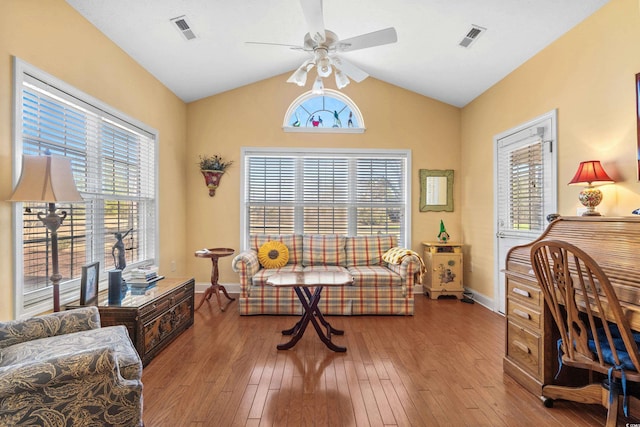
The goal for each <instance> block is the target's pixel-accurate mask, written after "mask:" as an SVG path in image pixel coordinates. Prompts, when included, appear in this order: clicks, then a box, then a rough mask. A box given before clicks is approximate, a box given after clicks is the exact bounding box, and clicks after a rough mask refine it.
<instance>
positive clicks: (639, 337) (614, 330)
mask: <svg viewBox="0 0 640 427" xmlns="http://www.w3.org/2000/svg"><path fill="white" fill-rule="evenodd" d="M609 330H610V331H611V336H612V337H613V346H614V347H615V349H616V350H617V352H618V359H620V365H619V367H622V368H623V369H627V370H630V371H635V370H636V368H635V366H633V362H632V361H631V357H630V356H629V353H627V350H626V348H625V346H624V341H622V336H621V335H620V330H619V329H618V326H617V325H610V326H609ZM597 332H598V339H599V340H600V345H601V346H602V357H603V358H604V362H606V363H609V364H610V365H614V366H615V365H616V362H615V360H614V359H613V353H612V351H611V347H609V341H608V340H607V335H606V334H605V332H604V329H603V328H598V331H597ZM633 340H634V341H635V342H636V344H638V345H639V346H640V333H638V332H635V333H633ZM589 349H590V350H591V351H593V352H594V353H596V345H595V341H594V340H593V338H592V337H591V331H589Z"/></svg>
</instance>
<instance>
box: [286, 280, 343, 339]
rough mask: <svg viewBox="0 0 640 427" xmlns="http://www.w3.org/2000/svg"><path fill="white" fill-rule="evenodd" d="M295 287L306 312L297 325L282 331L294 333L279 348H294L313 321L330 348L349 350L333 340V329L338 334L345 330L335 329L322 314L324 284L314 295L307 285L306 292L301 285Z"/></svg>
mask: <svg viewBox="0 0 640 427" xmlns="http://www.w3.org/2000/svg"><path fill="white" fill-rule="evenodd" d="M293 289H294V291H295V292H296V295H298V299H299V300H300V303H302V307H303V310H304V313H303V314H302V318H301V319H300V320H299V321H298V323H296V325H295V326H294V327H293V328H291V329H286V330H284V331H282V333H283V334H285V335H293V336H292V337H291V340H289V342H287V343H284V344H278V346H277V348H278V350H288V349H290V348H292V347H293V346H294V345H296V343H297V342H298V341H299V340H300V338H302V335H304V331H305V330H306V329H307V326H308V325H309V322H311V323H312V324H313V327H314V329H315V330H316V333H317V334H318V336H319V337H320V340H321V341H322V342H323V343H324V344H325V345H326V346H327V347H328V348H329V349H330V350H333V351H336V352H345V351H347V348H346V347H342V346H338V345H335V344H334V343H333V342H332V341H331V333H332V331H335V334H336V335H341V334H343V333H344V331H340V330H338V329H333V328H332V327H331V325H330V324H329V322H327V321H326V320H324V317H323V316H322V313H321V312H320V309H318V303H319V302H320V293H321V292H322V286H316V290H315V292H314V293H313V295H312V294H311V291H309V290H308V289H307V288H306V287H305V288H304V292H303V291H302V290H300V287H295V288H293ZM316 316H317V317H318V318H317V319H316ZM318 320H320V322H321V323H322V324H323V325H324V326H326V327H327V333H326V334H325V332H324V331H323V330H322V327H321V326H320V324H318Z"/></svg>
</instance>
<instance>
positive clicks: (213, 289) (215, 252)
mask: <svg viewBox="0 0 640 427" xmlns="http://www.w3.org/2000/svg"><path fill="white" fill-rule="evenodd" d="M234 252H235V251H234V250H233V249H230V248H212V249H208V252H200V251H198V252H196V253H195V256H196V258H210V259H211V286H209V287H208V288H207V290H206V291H205V293H204V295H203V296H202V299H201V300H200V304H198V307H196V310H197V309H199V308H200V306H202V304H203V303H204V302H205V300H206V301H207V302H208V301H209V300H210V299H211V295H213V294H215V295H216V299H217V300H218V306H219V307H220V310H221V311H224V310H225V308H226V307H227V306H228V305H229V304H231V302H232V301H235V298H231V297H230V296H229V294H228V293H227V290H226V289H225V287H224V286H223V285H220V284H218V259H219V258H222V257H226V256H230V255H233V253H234ZM219 291H222V293H224V296H225V297H227V299H228V300H229V302H228V303H227V305H226V306H224V307H223V306H222V304H221V303H220V294H219Z"/></svg>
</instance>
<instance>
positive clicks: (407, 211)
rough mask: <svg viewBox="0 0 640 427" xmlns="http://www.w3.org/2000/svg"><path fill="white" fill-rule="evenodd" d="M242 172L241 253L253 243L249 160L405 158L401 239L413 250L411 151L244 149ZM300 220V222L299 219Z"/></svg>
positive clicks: (403, 243)
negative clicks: (269, 157)
mask: <svg viewBox="0 0 640 427" xmlns="http://www.w3.org/2000/svg"><path fill="white" fill-rule="evenodd" d="M240 151H241V156H240V157H241V159H242V160H241V170H240V242H241V250H242V251H245V250H248V249H249V248H250V239H249V233H248V230H249V228H248V227H249V218H248V211H247V174H248V171H247V170H246V164H247V161H246V159H247V157H248V156H252V155H253V156H256V155H258V156H259V155H276V156H277V155H292V154H293V155H305V156H314V155H320V156H327V155H330V154H335V155H337V157H339V156H340V155H344V156H347V155H351V156H361V157H363V158H366V157H370V158H375V157H376V156H388V157H392V156H393V157H397V158H402V159H404V161H405V170H404V177H403V178H404V182H403V185H404V188H405V204H404V212H403V214H404V224H405V225H404V229H403V230H401V237H400V239H399V243H400V242H402V246H404V247H408V248H409V247H411V211H412V208H411V207H412V200H411V194H412V193H411V170H412V169H411V150H401V149H356V148H344V149H338V148H301V147H300V148H291V147H289V148H286V147H278V148H275V147H273V148H271V147H269V148H265V147H241V149H240ZM297 219H299V218H297Z"/></svg>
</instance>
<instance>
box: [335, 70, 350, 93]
mask: <svg viewBox="0 0 640 427" xmlns="http://www.w3.org/2000/svg"><path fill="white" fill-rule="evenodd" d="M335 74H336V86H337V87H338V89H342V88H344V87H345V86H346V85H348V84H349V78H348V77H347V75H346V74H345V73H343V72H342V71H340V70H338V69H337V68H336V73H335Z"/></svg>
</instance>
